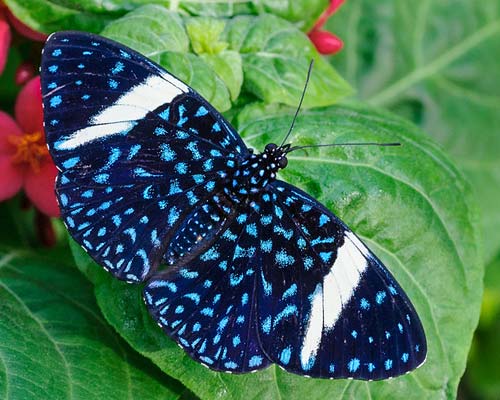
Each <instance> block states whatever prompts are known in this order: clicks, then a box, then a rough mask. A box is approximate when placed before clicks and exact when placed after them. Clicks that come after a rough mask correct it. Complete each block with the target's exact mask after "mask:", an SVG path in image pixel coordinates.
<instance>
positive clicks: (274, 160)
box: [228, 143, 288, 197]
mask: <svg viewBox="0 0 500 400" xmlns="http://www.w3.org/2000/svg"><path fill="white" fill-rule="evenodd" d="M286 149H287V146H285V147H279V146H277V145H275V144H274V143H269V144H268V145H266V147H265V149H264V151H263V152H262V153H260V154H251V155H250V156H249V157H248V158H247V159H246V160H245V161H243V162H242V163H241V164H240V166H239V168H237V169H236V170H235V172H234V174H233V176H232V179H231V180H230V185H229V186H230V187H229V188H228V190H230V191H231V192H232V193H233V194H236V195H237V196H238V197H239V196H248V195H251V194H255V193H258V192H260V191H261V190H262V189H263V188H265V187H266V185H267V184H268V183H269V182H272V181H274V180H275V179H276V173H277V172H278V171H279V170H280V169H283V168H285V167H286V165H287V163H288V160H287V158H286Z"/></svg>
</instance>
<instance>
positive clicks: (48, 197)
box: [24, 160, 60, 217]
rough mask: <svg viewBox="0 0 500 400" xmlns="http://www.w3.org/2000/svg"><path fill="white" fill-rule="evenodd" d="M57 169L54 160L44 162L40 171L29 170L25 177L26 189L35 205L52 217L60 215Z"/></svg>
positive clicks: (27, 194)
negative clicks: (56, 185)
mask: <svg viewBox="0 0 500 400" xmlns="http://www.w3.org/2000/svg"><path fill="white" fill-rule="evenodd" d="M56 175H57V169H56V167H55V165H54V164H53V163H52V161H51V160H50V161H49V160H47V161H46V162H45V163H43V164H42V166H41V168H40V171H38V172H36V173H35V172H34V171H33V170H31V169H30V170H29V171H27V172H26V175H25V178H24V191H25V192H26V196H28V198H29V199H30V200H31V202H32V203H33V205H34V206H35V207H36V208H38V209H39V210H40V211H41V212H43V213H44V214H46V215H48V216H51V217H58V216H59V215H60V212H59V206H58V205H57V201H56V193H55V180H56Z"/></svg>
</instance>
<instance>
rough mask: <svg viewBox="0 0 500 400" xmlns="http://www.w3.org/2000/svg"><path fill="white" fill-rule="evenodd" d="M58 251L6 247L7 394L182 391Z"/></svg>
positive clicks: (1, 331) (1, 255)
mask: <svg viewBox="0 0 500 400" xmlns="http://www.w3.org/2000/svg"><path fill="white" fill-rule="evenodd" d="M52 254H53V255H52V257H51V258H48V257H46V256H42V255H40V254H36V253H30V252H25V251H13V250H10V251H7V250H3V249H2V250H0V304H1V307H0V337H1V350H0V354H1V357H0V397H1V398H3V399H27V400H28V399H69V398H70V399H104V398H105V399H124V398H129V399H143V398H148V399H176V398H179V396H180V393H181V391H182V390H183V388H182V386H181V385H180V384H179V383H178V382H176V381H174V380H172V379H170V378H168V377H166V376H165V375H164V374H161V373H160V372H159V371H158V369H157V367H155V366H154V365H153V364H152V363H151V362H150V361H149V360H146V359H144V358H143V357H141V356H139V355H138V354H137V353H135V352H134V351H133V350H132V349H130V347H129V346H128V345H127V344H126V343H125V342H123V340H121V339H120V338H119V337H118V336H117V335H116V333H115V332H114V331H113V330H112V329H111V328H110V327H109V326H108V324H107V323H106V321H105V320H104V319H103V317H102V315H101V313H100V311H99V308H98V307H97V305H96V303H95V298H94V295H93V292H92V287H91V285H89V284H88V282H86V281H85V279H84V278H83V277H82V276H81V274H79V273H78V271H77V270H76V269H75V268H74V267H69V266H67V265H64V264H61V262H60V261H58V258H57V257H56V254H55V252H54V251H52ZM64 256H65V257H66V258H67V257H68V254H67V251H66V253H64ZM59 259H60V258H59Z"/></svg>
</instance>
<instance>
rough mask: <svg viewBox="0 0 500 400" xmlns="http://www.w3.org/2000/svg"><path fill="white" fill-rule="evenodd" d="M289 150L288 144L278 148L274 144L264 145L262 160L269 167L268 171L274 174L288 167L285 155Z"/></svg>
mask: <svg viewBox="0 0 500 400" xmlns="http://www.w3.org/2000/svg"><path fill="white" fill-rule="evenodd" d="M289 148H290V145H289V144H286V145H284V146H278V145H276V144H274V143H268V144H267V145H266V147H265V149H264V152H263V153H262V158H263V159H264V160H266V161H267V163H266V164H268V165H269V167H270V168H269V169H270V170H271V171H272V172H274V173H276V172H278V171H279V170H280V169H283V168H285V167H286V166H287V165H288V160H287V158H286V153H287V151H288V149H289Z"/></svg>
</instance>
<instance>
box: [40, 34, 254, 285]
mask: <svg viewBox="0 0 500 400" xmlns="http://www.w3.org/2000/svg"><path fill="white" fill-rule="evenodd" d="M41 77H42V94H43V104H44V114H45V115H44V117H45V131H46V137H47V143H48V145H49V150H50V153H51V155H52V157H53V159H54V161H55V163H56V166H57V167H58V169H59V171H60V174H59V177H58V179H57V185H56V191H57V196H58V201H59V205H60V207H61V214H62V217H63V219H64V221H65V223H66V225H67V227H68V230H69V231H70V233H71V234H72V236H73V237H74V238H75V239H76V240H77V241H78V242H79V243H80V244H81V245H82V246H83V247H84V248H85V250H86V251H87V252H88V253H89V254H90V255H91V256H92V257H93V258H94V259H95V260H96V261H97V262H98V263H99V264H101V265H103V266H104V267H105V268H106V269H108V270H110V271H111V272H112V273H113V274H114V275H115V276H117V277H118V278H120V279H125V280H129V281H141V280H144V279H145V277H146V276H148V275H149V274H151V273H152V272H153V271H154V270H155V268H156V267H157V265H158V263H159V262H160V261H161V259H162V256H163V254H162V252H163V250H164V247H165V244H166V239H167V238H168V235H169V234H171V233H172V231H173V230H174V229H173V227H174V226H175V224H178V223H181V221H182V216H184V215H189V213H190V211H191V210H192V208H193V207H195V206H196V204H198V203H199V202H200V201H204V200H205V199H206V198H207V197H209V196H210V195H211V193H212V192H213V191H214V190H215V186H216V184H217V182H218V181H219V180H220V179H221V177H222V176H225V174H226V172H227V170H230V169H232V168H233V167H234V165H235V160H237V159H238V158H239V157H242V156H243V155H245V154H246V153H247V152H248V150H247V148H246V147H245V146H244V144H243V142H242V141H241V139H240V138H239V136H238V135H237V134H236V133H235V132H234V130H233V129H232V128H231V127H230V125H229V124H228V123H227V122H226V121H225V120H224V118H223V117H222V116H221V115H220V114H219V113H218V112H217V111H215V110H214V109H213V107H212V106H210V105H209V104H208V103H207V102H206V101H205V100H204V99H203V98H201V96H200V95H198V94H197V93H196V92H195V91H193V90H192V89H191V88H189V87H188V86H187V85H185V84H184V83H182V82H181V81H179V80H178V79H177V78H175V77H174V76H172V75H171V74H169V73H167V72H166V71H164V70H163V69H162V68H161V67H159V66H157V65H156V64H154V63H152V62H151V61H149V60H147V59H146V58H144V57H143V56H142V55H140V54H138V53H136V52H134V51H133V50H131V49H128V48H126V47H124V46H121V45H119V44H117V43H115V42H112V41H109V40H107V39H105V38H102V37H100V36H95V35H90V34H84V33H79V32H59V33H56V34H54V35H52V36H51V37H50V38H49V39H48V41H47V44H46V46H45V48H44V56H43V59H42V65H41ZM202 128H204V129H202Z"/></svg>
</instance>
